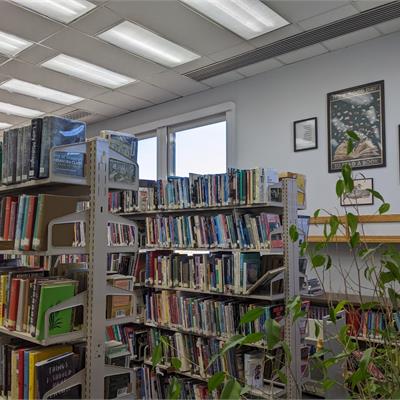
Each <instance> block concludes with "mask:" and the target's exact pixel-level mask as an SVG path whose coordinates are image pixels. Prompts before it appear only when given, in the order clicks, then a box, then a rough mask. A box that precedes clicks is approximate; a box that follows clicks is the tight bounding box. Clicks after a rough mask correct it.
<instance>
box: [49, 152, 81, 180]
mask: <svg viewBox="0 0 400 400" xmlns="http://www.w3.org/2000/svg"><path fill="white" fill-rule="evenodd" d="M52 168H53V173H54V174H55V175H64V176H77V177H83V176H85V154H84V153H79V152H76V151H75V152H74V151H55V152H54V153H53V160H52Z"/></svg>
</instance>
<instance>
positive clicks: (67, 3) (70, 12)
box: [12, 0, 96, 24]
mask: <svg viewBox="0 0 400 400" xmlns="http://www.w3.org/2000/svg"><path fill="white" fill-rule="evenodd" d="M12 1H13V2H14V3H17V4H20V5H21V6H23V7H26V8H29V9H31V10H33V11H36V12H38V13H39V14H43V15H45V16H46V17H49V18H52V19H55V20H57V21H60V22H63V23H65V24H68V23H70V22H71V21H73V20H74V19H77V18H79V17H80V16H82V15H83V14H86V13H87V12H88V11H90V10H92V9H93V8H95V7H96V5H95V4H93V3H90V2H89V1H86V0H12Z"/></svg>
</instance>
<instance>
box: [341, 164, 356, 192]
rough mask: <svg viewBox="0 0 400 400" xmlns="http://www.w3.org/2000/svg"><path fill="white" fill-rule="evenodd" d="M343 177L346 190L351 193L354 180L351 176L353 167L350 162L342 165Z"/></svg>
mask: <svg viewBox="0 0 400 400" xmlns="http://www.w3.org/2000/svg"><path fill="white" fill-rule="evenodd" d="M342 177H343V183H344V192H345V193H350V192H352V191H353V189H354V181H353V178H352V177H351V167H350V165H349V164H344V165H343V167H342Z"/></svg>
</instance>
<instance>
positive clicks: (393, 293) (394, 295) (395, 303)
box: [388, 288, 400, 310]
mask: <svg viewBox="0 0 400 400" xmlns="http://www.w3.org/2000/svg"><path fill="white" fill-rule="evenodd" d="M388 295H389V298H390V301H391V302H392V306H393V308H394V309H395V310H397V309H398V300H399V299H400V295H399V294H398V293H397V292H396V291H395V290H394V289H393V288H388Z"/></svg>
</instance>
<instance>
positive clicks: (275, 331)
mask: <svg viewBox="0 0 400 400" xmlns="http://www.w3.org/2000/svg"><path fill="white" fill-rule="evenodd" d="M265 327H266V330H267V348H268V349H273V348H274V347H275V346H276V345H277V344H278V343H280V341H281V326H280V325H279V324H278V322H276V321H275V320H274V319H272V318H269V319H267V320H266V321H265Z"/></svg>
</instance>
